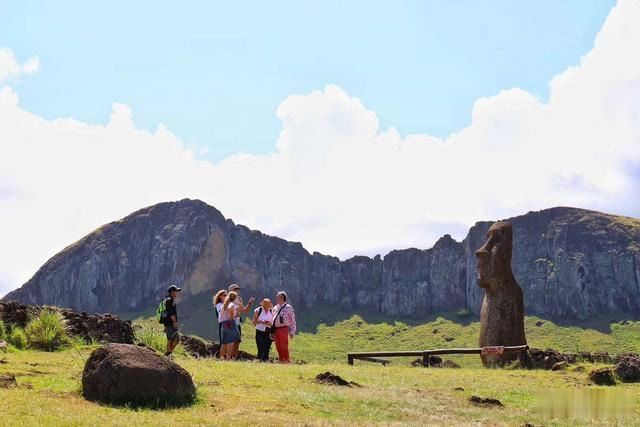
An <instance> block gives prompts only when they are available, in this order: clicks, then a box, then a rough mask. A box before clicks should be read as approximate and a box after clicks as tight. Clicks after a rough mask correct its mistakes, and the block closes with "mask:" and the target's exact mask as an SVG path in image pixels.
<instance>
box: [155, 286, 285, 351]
mask: <svg viewBox="0 0 640 427" xmlns="http://www.w3.org/2000/svg"><path fill="white" fill-rule="evenodd" d="M181 290H182V289H181V288H178V287H176V286H175V285H172V286H171V287H170V288H169V289H168V296H167V298H165V300H164V302H165V308H166V317H165V318H164V319H165V320H164V321H163V323H164V326H165V333H166V336H167V351H166V353H165V355H166V356H171V354H172V352H173V350H174V349H175V347H176V346H177V345H178V343H179V341H180V336H179V333H178V314H177V309H176V304H175V298H176V296H177V294H178V292H180V291H181ZM254 301H255V298H253V297H252V298H250V299H249V301H248V302H247V304H246V305H245V304H243V301H242V297H241V296H240V286H239V285H238V284H235V283H234V284H232V285H231V286H229V288H228V289H221V290H219V291H218V292H217V293H216V294H215V296H214V297H213V305H214V308H215V311H216V314H217V320H218V339H219V343H220V351H219V357H220V359H221V360H235V359H236V358H237V357H238V353H239V351H240V343H241V342H242V315H243V314H247V313H249V312H250V310H251V305H252V304H253V303H254ZM252 323H253V325H254V326H255V330H256V336H255V339H256V346H257V349H258V360H259V361H261V362H267V361H268V360H269V352H270V350H271V343H272V342H275V344H276V351H277V352H278V360H279V361H280V362H281V363H289V362H291V357H290V355H289V340H290V339H292V338H293V336H294V335H295V333H296V316H295V312H294V310H293V307H292V306H291V304H290V303H289V302H288V298H287V294H286V292H284V291H280V292H278V293H277V294H276V305H275V306H274V305H273V303H272V302H271V300H270V299H269V298H264V299H263V300H262V302H261V303H260V305H259V306H258V307H256V308H255V309H254V310H253V318H252Z"/></svg>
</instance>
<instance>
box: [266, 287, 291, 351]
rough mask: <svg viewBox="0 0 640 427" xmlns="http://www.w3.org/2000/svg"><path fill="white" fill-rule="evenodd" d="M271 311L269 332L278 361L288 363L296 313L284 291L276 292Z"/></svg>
mask: <svg viewBox="0 0 640 427" xmlns="http://www.w3.org/2000/svg"><path fill="white" fill-rule="evenodd" d="M271 312H272V313H273V324H272V326H271V331H270V334H271V337H272V339H273V340H274V341H275V343H276V350H277V351H278V359H279V360H280V363H290V362H291V358H290V356H289V339H293V336H294V335H295V334H296V315H295V313H294V311H293V307H291V304H289V303H288V302H287V294H286V292H284V291H280V292H278V294H277V295H276V306H275V307H273V309H272V310H271Z"/></svg>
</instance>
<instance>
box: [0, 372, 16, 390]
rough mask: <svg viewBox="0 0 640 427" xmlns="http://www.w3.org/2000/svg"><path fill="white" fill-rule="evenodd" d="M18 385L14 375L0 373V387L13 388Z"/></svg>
mask: <svg viewBox="0 0 640 427" xmlns="http://www.w3.org/2000/svg"><path fill="white" fill-rule="evenodd" d="M15 387H18V383H17V382H16V377H15V376H14V375H12V374H2V375H0V388H15Z"/></svg>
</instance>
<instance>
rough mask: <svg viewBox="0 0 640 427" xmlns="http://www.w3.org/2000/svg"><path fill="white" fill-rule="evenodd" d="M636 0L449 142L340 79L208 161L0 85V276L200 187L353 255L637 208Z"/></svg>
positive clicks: (266, 227) (268, 223)
mask: <svg viewBox="0 0 640 427" xmlns="http://www.w3.org/2000/svg"><path fill="white" fill-rule="evenodd" d="M637 22H640V2H639V1H637V0H621V1H620V2H619V4H618V5H617V6H616V8H614V9H613V10H612V12H611V14H610V16H609V17H608V19H607V21H606V23H605V24H604V26H603V28H602V30H601V32H600V33H599V35H598V36H597V39H596V42H595V45H594V48H593V50H592V51H591V52H589V53H588V54H587V55H586V56H585V57H584V58H583V59H582V60H581V62H580V64H579V65H577V66H575V67H572V68H570V69H568V70H566V71H565V72H563V73H562V74H560V75H558V76H556V77H555V78H554V79H553V80H552V82H551V93H550V98H549V101H548V102H547V103H543V102H541V101H540V100H539V99H536V97H535V96H533V95H531V94H529V93H527V92H525V91H523V90H521V89H517V88H515V89H510V90H505V91H502V92H500V93H499V94H497V95H495V96H492V97H488V98H482V99H479V100H478V101H477V102H476V103H475V105H474V107H473V113H472V122H471V124H470V125H469V126H468V127H467V128H464V129H462V130H460V131H459V132H457V133H455V134H452V135H450V136H449V137H448V138H446V139H440V138H435V137H432V136H429V135H408V136H406V137H402V136H401V135H399V133H398V132H397V131H396V130H395V129H393V128H390V129H384V130H381V129H380V128H379V122H378V119H377V117H376V114H375V112H373V111H371V110H368V109H367V108H366V106H364V105H363V104H362V102H361V101H360V100H358V99H355V98H353V97H351V96H349V95H348V94H347V93H346V92H345V91H344V90H342V89H340V88H338V87H336V86H327V87H326V88H325V89H324V90H321V91H314V92H312V93H311V94H308V95H303V96H300V95H295V96H290V97H288V98H287V99H286V100H284V101H283V102H282V104H281V105H280V107H279V108H278V112H277V114H278V118H279V119H280V120H281V121H282V131H281V133H280V136H279V138H278V140H277V141H276V142H275V147H274V151H273V152H272V154H270V155H267V156H257V155H251V154H238V155H235V156H232V157H229V158H227V159H225V160H224V161H222V162H220V163H218V164H215V165H214V164H211V163H209V162H206V161H201V160H198V159H197V157H196V156H195V155H194V153H192V152H191V151H190V150H189V149H187V148H186V144H185V143H184V142H183V141H181V140H180V139H179V138H178V137H176V136H175V135H173V134H172V133H171V132H170V131H169V130H167V129H166V128H165V127H164V126H162V125H161V126H159V127H158V129H157V130H156V131H155V132H147V131H143V130H140V129H137V128H136V127H135V123H134V118H133V113H132V111H131V109H130V108H129V107H127V106H126V105H122V104H114V106H113V113H112V114H111V117H110V119H109V122H108V123H107V124H106V125H104V126H96V125H88V124H85V123H82V122H79V121H76V120H73V119H58V120H45V119H42V118H40V117H38V116H36V115H34V114H31V113H29V112H27V111H25V110H24V109H22V108H21V107H20V106H19V104H18V96H17V94H16V93H15V92H14V91H13V90H12V89H10V88H8V87H5V88H4V89H2V90H0V235H1V236H2V240H3V242H2V245H0V260H1V261H0V276H5V277H9V279H6V278H5V279H4V280H3V282H4V283H5V284H4V285H2V284H0V286H5V288H4V289H0V294H1V293H3V291H7V290H9V289H8V288H7V285H6V283H8V282H10V283H11V286H12V287H15V286H18V285H19V284H21V283H22V282H24V281H25V280H26V279H28V278H29V276H30V275H31V274H33V273H34V272H35V270H36V269H37V267H39V266H40V265H41V264H42V263H43V262H44V261H46V259H47V258H48V257H49V256H51V255H53V254H54V253H55V252H57V251H58V250H60V249H62V248H63V247H64V246H66V245H67V244H69V243H70V242H72V241H74V240H76V239H78V238H80V237H82V236H83V235H85V234H86V233H88V232H89V231H91V230H92V229H94V228H96V227H98V226H99V225H101V224H103V223H106V222H109V221H111V220H113V219H116V218H121V217H123V216H125V215H127V214H128V213H130V212H132V211H134V210H136V209H138V208H140V207H143V206H146V205H150V204H153V203H156V202H160V201H166V200H176V199H180V198H183V197H192V198H200V199H202V200H204V201H206V202H208V203H210V204H212V205H213V206H216V207H218V208H219V209H220V210H221V211H222V212H223V213H224V214H225V215H226V216H228V217H230V218H233V219H234V220H235V221H237V222H240V223H244V224H247V225H249V226H251V227H254V228H258V229H260V230H262V231H265V232H268V233H271V234H276V235H279V236H281V237H284V238H288V239H291V240H298V241H302V242H303V243H304V245H305V246H306V247H307V248H308V249H309V250H319V251H321V252H325V253H329V254H334V255H340V256H347V255H352V254H355V253H369V254H372V253H375V252H376V251H378V250H380V251H383V250H388V249H390V248H394V247H395V248H402V247H407V246H418V247H429V246H430V245H431V244H432V243H433V242H434V241H435V239H437V238H438V237H439V236H440V235H442V234H443V233H445V232H447V230H451V232H452V234H454V236H455V237H458V238H461V237H463V233H464V231H463V230H465V227H468V226H470V225H472V224H473V223H474V222H475V221H476V220H480V219H494V218H503V217H507V216H510V215H514V214H520V213H524V212H526V211H528V210H531V209H543V208H547V207H551V206H557V205H569V206H579V207H586V208H593V209H599V210H603V211H608V212H615V213H623V214H625V213H626V214H632V215H636V216H638V215H639V214H640V197H638V188H640V96H639V95H640V56H638V55H636V50H637V46H636V45H637V41H638V40H640V26H638V25H636V23H637Z"/></svg>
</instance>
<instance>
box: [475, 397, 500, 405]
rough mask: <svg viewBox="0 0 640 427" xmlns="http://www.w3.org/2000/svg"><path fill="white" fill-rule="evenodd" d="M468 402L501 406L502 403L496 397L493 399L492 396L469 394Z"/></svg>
mask: <svg viewBox="0 0 640 427" xmlns="http://www.w3.org/2000/svg"><path fill="white" fill-rule="evenodd" d="M469 402H471V403H473V404H474V405H478V406H499V407H503V406H504V405H503V404H502V402H500V401H499V400H498V399H494V398H492V397H479V396H471V397H470V398H469Z"/></svg>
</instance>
